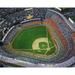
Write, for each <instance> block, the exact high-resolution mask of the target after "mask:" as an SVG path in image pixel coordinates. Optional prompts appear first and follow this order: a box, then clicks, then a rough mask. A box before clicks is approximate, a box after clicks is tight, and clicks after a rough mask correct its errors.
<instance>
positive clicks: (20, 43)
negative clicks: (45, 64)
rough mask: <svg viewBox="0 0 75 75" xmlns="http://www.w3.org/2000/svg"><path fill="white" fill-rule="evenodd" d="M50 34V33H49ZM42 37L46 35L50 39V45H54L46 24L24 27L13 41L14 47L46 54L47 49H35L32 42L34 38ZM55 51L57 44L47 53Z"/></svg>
mask: <svg viewBox="0 0 75 75" xmlns="http://www.w3.org/2000/svg"><path fill="white" fill-rule="evenodd" d="M48 35H49V34H48ZM40 37H46V38H48V39H49V40H48V41H49V47H52V46H54V43H53V42H52V39H51V36H50V35H49V36H47V32H46V27H45V26H34V27H29V28H25V29H23V30H22V31H21V32H20V33H19V34H18V35H16V37H15V38H14V40H13V42H12V47H13V49H16V50H19V51H26V52H32V53H34V54H45V53H46V51H47V49H41V48H40V50H33V49H32V43H33V41H34V40H36V39H37V38H40ZM54 52H55V46H54V47H53V48H51V49H50V50H49V51H48V52H47V53H46V54H47V55H49V54H52V53H54Z"/></svg>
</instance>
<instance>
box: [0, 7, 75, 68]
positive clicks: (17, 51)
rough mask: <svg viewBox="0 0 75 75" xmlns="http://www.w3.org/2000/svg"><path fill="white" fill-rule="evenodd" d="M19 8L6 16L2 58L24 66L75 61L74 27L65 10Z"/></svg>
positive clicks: (45, 65) (70, 63)
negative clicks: (65, 14) (6, 28)
mask: <svg viewBox="0 0 75 75" xmlns="http://www.w3.org/2000/svg"><path fill="white" fill-rule="evenodd" d="M12 9H14V8H12ZM20 10H21V11H19V10H17V11H18V12H15V14H9V15H7V16H6V17H5V18H6V20H5V21H6V23H7V25H8V26H7V27H8V30H7V31H6V33H5V34H4V36H3V38H2V40H1V41H2V43H3V45H2V46H1V47H0V49H1V54H0V61H1V62H5V63H8V64H14V65H18V66H25V67H68V66H70V65H72V64H74V63H75V29H74V27H73V24H72V23H71V22H70V21H69V20H68V19H67V18H66V17H65V16H64V15H63V14H62V13H60V12H59V11H58V10H56V9H51V8H24V9H20ZM15 19H17V20H15ZM5 21H4V22H5ZM15 21H16V23H15ZM6 23H5V24H6ZM10 23H11V24H10ZM3 25H4V24H3ZM74 26H75V25H74Z"/></svg>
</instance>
